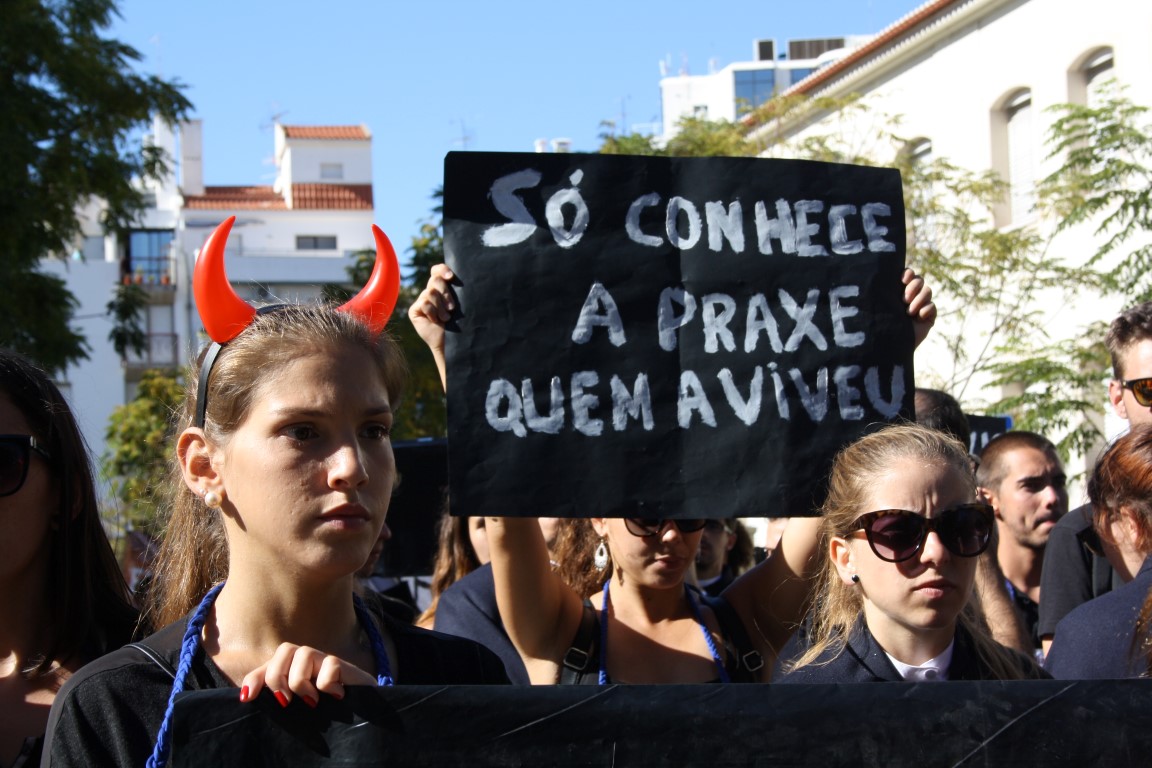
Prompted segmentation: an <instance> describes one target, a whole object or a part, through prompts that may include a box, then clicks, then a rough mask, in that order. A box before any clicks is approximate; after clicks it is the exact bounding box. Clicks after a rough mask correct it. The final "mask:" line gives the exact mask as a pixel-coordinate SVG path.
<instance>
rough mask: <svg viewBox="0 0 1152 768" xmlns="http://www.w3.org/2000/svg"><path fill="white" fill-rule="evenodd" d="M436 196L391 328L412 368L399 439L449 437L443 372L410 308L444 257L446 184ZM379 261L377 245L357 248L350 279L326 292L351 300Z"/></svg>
mask: <svg viewBox="0 0 1152 768" xmlns="http://www.w3.org/2000/svg"><path fill="white" fill-rule="evenodd" d="M432 199H433V201H435V205H434V206H433V208H432V211H431V214H430V215H429V216H428V218H427V219H425V220H424V221H423V222H421V224H420V232H419V233H418V234H417V235H414V236H413V237H412V244H411V245H410V246H409V248H408V252H409V253H410V254H411V267H412V269H411V272H409V274H408V275H407V276H405V278H404V281H403V283H404V284H403V285H402V286H401V288H400V296H399V298H398V299H397V301H396V309H395V310H394V311H393V313H392V318H391V319H390V320H389V321H388V330H387V332H388V333H391V334H392V336H393V338H395V339H396V342H397V344H399V345H400V350H401V351H402V352H403V353H404V359H405V360H407V362H408V369H409V372H410V376H409V379H408V389H407V391H406V392H405V394H404V401H403V403H402V404H401V407H400V408H399V409H398V410H397V412H396V420H395V422H394V423H393V425H392V435H393V438H394V439H396V440H413V439H416V438H420V437H443V436H445V435H447V434H448V410H447V405H446V403H445V400H444V390H443V389H442V388H441V386H440V374H439V372H437V370H436V364H435V363H434V362H433V360H432V354H431V353H430V352H429V351H428V347H427V346H425V344H424V342H423V341H422V340H421V339H420V337H419V335H417V333H416V330H415V329H414V328H413V327H412V323H411V322H409V321H408V308H409V307H410V306H412V302H413V301H415V300H416V297H417V296H419V295H420V292H421V291H422V290H424V286H425V285H427V283H428V277H429V275H430V274H431V270H432V267H434V266H435V265H437V264H440V263H442V262H443V261H444V227H443V216H444V202H443V201H444V189H443V187H437V188H436V189H435V190H433V191H432ZM375 262H376V252H375V251H373V250H363V251H358V252H356V253H354V254H353V255H352V263H351V264H350V265H348V268H347V271H348V280H349V284H348V285H326V286H324V295H325V298H326V299H328V300H330V301H336V302H342V301H347V300H348V298H349V297H350V296H351V295H352V294H353V292H354V290H359V287H360V286H362V285H364V284H365V283H366V282H368V277H369V276H370V275H371V274H372V267H373V265H374V264H375ZM353 286H354V287H355V288H353Z"/></svg>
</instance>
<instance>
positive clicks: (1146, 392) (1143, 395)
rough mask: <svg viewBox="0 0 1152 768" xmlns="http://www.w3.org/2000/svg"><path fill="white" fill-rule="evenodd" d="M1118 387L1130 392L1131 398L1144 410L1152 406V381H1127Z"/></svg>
mask: <svg viewBox="0 0 1152 768" xmlns="http://www.w3.org/2000/svg"><path fill="white" fill-rule="evenodd" d="M1120 386H1121V387H1123V388H1124V389H1128V390H1131V391H1132V397H1134V398H1136V402H1137V403H1139V404H1140V405H1142V406H1144V407H1145V408H1147V407H1149V406H1152V379H1128V380H1127V381H1121V382H1120Z"/></svg>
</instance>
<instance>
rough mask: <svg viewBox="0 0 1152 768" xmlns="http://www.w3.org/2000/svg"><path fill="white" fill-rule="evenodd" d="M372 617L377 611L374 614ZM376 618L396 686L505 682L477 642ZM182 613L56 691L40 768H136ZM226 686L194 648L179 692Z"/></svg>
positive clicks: (157, 720)
mask: <svg viewBox="0 0 1152 768" xmlns="http://www.w3.org/2000/svg"><path fill="white" fill-rule="evenodd" d="M377 615H379V614H377ZM380 619H381V622H382V624H383V625H384V627H385V629H386V631H387V632H388V633H389V635H390V636H391V638H392V641H393V643H394V644H395V647H396V654H397V656H398V659H397V680H396V682H397V684H400V685H448V684H465V685H486V684H505V683H507V682H508V676H507V674H506V673H505V672H504V665H503V664H501V662H500V660H499V659H498V658H497V657H496V655H495V654H493V653H492V652H491V651H489V650H488V649H487V648H484V647H483V646H481V645H480V644H478V643H474V642H472V641H471V640H465V639H463V638H458V637H451V636H449V635H444V634H441V633H438V632H432V631H429V630H425V629H420V628H418V627H412V626H408V625H405V624H401V623H399V622H396V621H394V620H392V619H390V618H389V617H387V616H380ZM187 624H188V618H187V617H185V618H184V619H181V620H180V621H178V622H175V623H173V624H170V625H168V626H167V627H165V628H164V629H162V630H160V631H159V632H157V633H156V634H154V635H152V636H151V637H149V638H148V639H147V640H145V641H144V642H143V643H142V644H143V645H146V646H148V647H149V648H151V649H153V650H154V651H155V652H156V654H157V656H158V657H159V658H160V659H161V661H163V662H164V664H165V665H166V666H162V665H161V664H158V663H157V662H156V661H154V660H153V659H152V658H150V657H149V656H148V655H147V654H146V653H145V652H144V651H142V650H140V649H139V648H136V647H133V646H126V647H124V648H121V649H120V650H118V651H115V652H113V653H110V654H108V655H107V656H104V657H102V658H100V659H97V660H96V661H94V662H93V663H91V664H89V665H87V666H85V667H83V668H82V669H80V670H79V671H78V672H77V673H76V674H75V675H73V676H72V678H71V679H69V680H68V682H67V683H65V684H64V687H63V688H61V689H60V693H59V694H58V695H57V696H56V701H55V703H54V704H53V705H52V713H51V715H50V716H49V719H48V733H47V737H46V740H45V745H44V758H43V762H42V763H41V765H43V766H95V765H99V766H123V768H140V766H143V765H144V763H145V761H146V760H147V759H148V756H149V755H151V754H152V748H153V746H154V745H155V743H156V734H157V733H158V731H159V729H160V724H161V722H162V721H163V719H164V711H165V709H166V708H167V706H168V697H169V695H170V694H171V692H172V683H173V677H172V674H171V670H173V669H175V668H176V666H177V665H178V663H179V656H180V641H181V638H182V637H183V636H184V631H185V628H186V627H187ZM228 687H233V686H232V683H231V682H230V681H229V680H228V679H227V678H226V677H225V676H224V675H223V673H222V672H221V671H220V669H219V668H218V667H217V666H216V665H215V664H214V663H213V662H212V660H211V659H210V658H208V657H207V656H206V655H205V654H204V653H202V652H201V653H198V654H196V657H195V660H194V661H193V663H192V668H191V671H190V672H189V674H188V678H187V682H186V684H185V690H204V689H208V688H228Z"/></svg>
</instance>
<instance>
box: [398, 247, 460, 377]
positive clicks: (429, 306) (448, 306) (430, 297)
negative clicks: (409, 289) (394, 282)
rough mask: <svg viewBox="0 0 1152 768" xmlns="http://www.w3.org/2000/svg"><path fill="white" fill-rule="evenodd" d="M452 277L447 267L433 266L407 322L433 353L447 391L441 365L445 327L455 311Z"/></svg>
mask: <svg viewBox="0 0 1152 768" xmlns="http://www.w3.org/2000/svg"><path fill="white" fill-rule="evenodd" d="M453 278H455V274H454V273H453V272H452V270H450V269H449V268H448V265H447V264H437V265H436V266H434V267H432V271H431V275H430V276H429V278H428V285H427V286H425V288H424V290H423V291H421V293H420V295H419V296H417V297H416V301H414V302H412V306H410V307H409V308H408V319H409V320H410V321H411V322H412V327H413V328H415V329H416V333H417V334H419V335H420V338H421V339H423V340H424V343H425V344H427V345H428V349H430V350H432V357H434V358H435V359H436V368H437V369H438V370H439V371H440V384H441V385H442V386H443V387H444V388H445V389H447V388H448V382H447V375H446V372H445V366H444V325H445V324H446V323H447V322H448V320H449V319H451V317H452V312H453V311H454V310H455V309H456V295H455V294H454V293H453V291H452V285H451V283H452V280H453Z"/></svg>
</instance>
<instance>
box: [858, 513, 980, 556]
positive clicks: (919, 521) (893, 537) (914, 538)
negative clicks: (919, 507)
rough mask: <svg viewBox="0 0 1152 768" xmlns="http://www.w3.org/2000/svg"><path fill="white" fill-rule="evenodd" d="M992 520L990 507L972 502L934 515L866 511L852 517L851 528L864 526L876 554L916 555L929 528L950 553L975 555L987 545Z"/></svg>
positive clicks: (865, 533)
mask: <svg viewBox="0 0 1152 768" xmlns="http://www.w3.org/2000/svg"><path fill="white" fill-rule="evenodd" d="M994 524H995V523H994V518H993V516H992V507H990V506H989V505H987V504H981V503H979V502H973V503H971V504H961V505H959V506H956V507H949V508H948V509H945V510H943V511H942V512H940V513H939V514H938V515H936V516H935V517H924V515H922V514H920V513H919V512H909V511H908V510H905V509H882V510H880V511H879V512H869V513H868V514H866V515H864V516H862V517H861V518H860V519H859V520H857V521H856V523H855V528H853V530H857V529H863V530H864V535H865V536H867V537H868V546H870V547H872V551H873V552H875V553H876V557H878V558H880V559H881V560H886V561H888V562H889V563H902V562H904V561H905V560H910V559H911V558H913V557H915V556H916V554H917V553H918V552H919V551H920V548H921V547H923V546H924V540H925V539H927V538H928V533H929V532H930V531H935V532H936V535H937V536H939V537H940V543H941V544H943V545H944V547H945V548H946V549H947V550H948V551H949V552H951V553H952V554H954V555H958V556H959V557H975V556H976V555H978V554H980V553H981V552H983V551H984V550H985V549H987V548H988V541H989V540H990V539H991V538H992V526H993V525H994Z"/></svg>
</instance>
